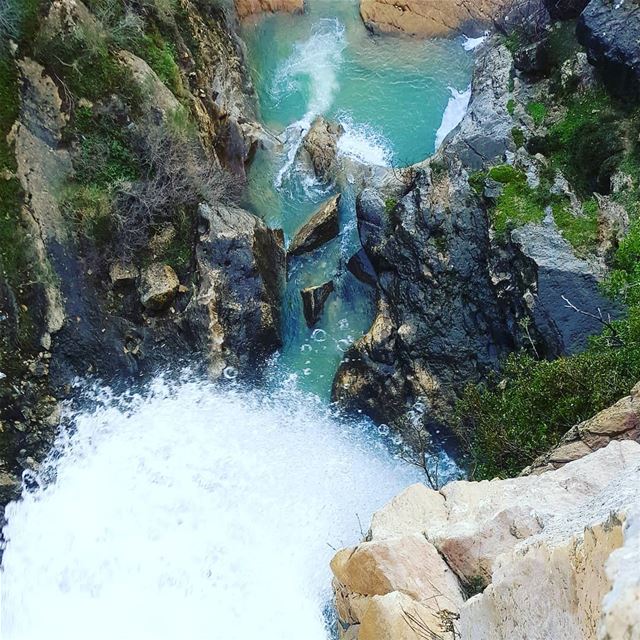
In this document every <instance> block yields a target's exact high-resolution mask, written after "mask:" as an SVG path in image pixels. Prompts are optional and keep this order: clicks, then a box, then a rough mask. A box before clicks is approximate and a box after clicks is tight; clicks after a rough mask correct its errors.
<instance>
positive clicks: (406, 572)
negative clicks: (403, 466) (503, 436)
mask: <svg viewBox="0 0 640 640" xmlns="http://www.w3.org/2000/svg"><path fill="white" fill-rule="evenodd" d="M639 480H640V445H639V444H638V443H636V442H631V441H625V442H612V443H611V444H609V446H607V447H606V448H604V449H601V450H599V451H597V452H595V453H592V454H590V455H589V456H587V457H585V458H583V459H581V460H579V461H576V462H572V463H570V464H567V465H566V466H565V467H563V468H562V469H559V470H556V471H549V472H547V473H543V474H541V475H539V476H527V477H521V478H516V479H512V480H492V481H491V482H488V481H483V482H478V483H475V482H454V483H451V484H449V485H447V486H445V487H444V488H443V489H442V490H441V491H440V492H436V491H433V490H431V489H428V488H427V487H425V486H423V485H414V486H412V487H409V488H408V489H407V490H405V491H404V492H403V493H401V494H400V495H398V496H397V497H396V498H394V499H393V500H392V501H391V502H390V503H388V504H387V505H386V506H385V507H383V508H382V509H381V510H380V511H378V512H377V513H376V514H375V515H374V516H373V519H372V523H371V529H370V531H369V534H368V536H367V540H366V541H365V542H363V543H362V544H360V545H359V546H357V547H355V548H353V549H346V550H343V551H340V552H338V553H337V555H336V556H335V558H334V560H333V562H332V569H333V572H334V576H335V581H334V589H335V594H336V603H337V608H338V613H339V617H340V627H339V628H340V630H341V633H342V634H343V635H344V637H349V638H353V637H359V638H362V637H363V636H362V635H357V634H358V632H359V633H360V634H362V633H363V632H364V631H365V629H366V634H365V637H366V638H367V639H368V640H378V639H382V638H391V637H400V638H411V639H414V638H415V639H418V638H421V637H422V638H424V637H430V636H428V635H425V633H427V634H428V633H429V632H430V633H438V634H441V635H440V636H439V637H445V638H453V637H456V638H461V639H462V640H477V639H478V638H482V639H484V638H486V639H487V640H489V639H491V640H496V639H504V640H506V639H507V638H514V637H527V638H535V639H540V640H542V639H543V638H544V639H548V638H571V639H572V640H573V639H575V640H578V639H581V638H587V639H593V640H595V638H596V637H601V638H605V637H611V638H623V637H625V636H623V635H620V636H615V635H612V636H606V635H604V634H603V633H602V629H604V628H605V626H606V625H609V626H610V627H611V628H613V627H614V626H615V625H627V626H629V625H630V624H631V617H632V616H633V615H635V614H629V613H627V611H626V609H623V608H622V607H621V606H620V605H621V604H622V602H624V603H625V604H628V603H629V602H633V599H634V598H635V597H637V593H638V580H637V577H636V578H634V577H633V576H637V571H636V572H635V573H634V569H633V568H631V569H630V570H629V571H626V569H627V568H626V567H624V568H623V567H622V565H621V562H620V561H621V559H622V558H621V556H623V557H632V556H633V553H634V551H635V550H634V547H633V545H634V543H635V541H636V537H635V536H636V535H637V534H636V533H634V532H635V525H633V526H630V527H626V529H625V524H624V523H625V520H626V519H627V517H630V516H631V515H632V514H633V509H634V505H635V504H636V503H637V501H638V499H639V498H640V484H639V483H638V481H639ZM624 549H626V551H623V550H624ZM614 551H615V553H616V554H618V555H617V556H616V555H615V554H614V555H612V552H614ZM610 556H611V561H610V562H609V558H610ZM633 557H635V559H636V560H637V554H636V556H633ZM637 568H638V567H637V566H636V567H635V569H637ZM616 578H617V579H618V580H620V582H619V586H615V588H614V590H613V591H612V584H614V585H615V582H614V581H615V580H616ZM462 586H464V587H465V589H466V591H467V593H469V592H472V591H474V590H476V591H477V590H481V591H482V593H481V594H480V595H477V596H475V597H472V598H470V599H469V600H467V601H466V602H464V603H461V595H460V594H461V587H462ZM616 589H617V590H618V592H619V593H616ZM392 594H395V595H394V596H393V597H392ZM434 594H438V595H439V597H433V595H434ZM612 594H613V595H612ZM381 597H383V598H385V599H388V601H387V604H386V605H384V606H382V604H381V603H380V602H379V599H380V598H381ZM434 601H435V602H436V603H437V606H435V611H434V610H433V609H432V610H431V611H429V610H428V609H427V610H425V609H424V607H425V605H426V606H427V607H428V606H429V605H428V604H427V603H429V602H431V603H432V604H433V602H434ZM614 602H615V606H614V604H613V603H614ZM412 607H415V609H412ZM412 610H414V611H415V610H417V611H421V612H422V614H423V615H421V616H420V615H407V612H410V611H412ZM609 611H613V612H614V613H613V614H611V615H610V614H609V613H608V612H609ZM403 612H404V615H403ZM444 612H451V613H453V614H454V615H453V617H452V618H451V616H445V618H447V617H448V618H449V619H450V620H453V622H452V624H454V625H455V629H456V635H455V636H454V635H453V634H452V632H451V627H449V631H447V628H446V627H445V626H444V625H443V623H442V620H443V613H444ZM438 614H439V615H438ZM458 615H459V616H460V620H459V622H458V621H457V616H458ZM608 618H611V619H609V620H608ZM614 618H615V620H614ZM358 625H360V626H358ZM612 625H613V626H612ZM425 628H426V629H427V630H428V631H425ZM629 628H631V627H629ZM390 629H393V630H394V631H393V633H395V634H396V635H390V632H389V630H390ZM599 630H600V632H601V635H600V636H598V635H597V634H598V632H599ZM348 634H351V635H348ZM447 634H449V635H447Z"/></svg>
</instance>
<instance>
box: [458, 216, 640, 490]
mask: <svg viewBox="0 0 640 640" xmlns="http://www.w3.org/2000/svg"><path fill="white" fill-rule="evenodd" d="M639 264H640V222H639V221H636V222H635V223H634V224H633V226H632V228H631V230H630V232H629V234H628V235H627V237H626V238H625V239H624V240H623V241H622V242H621V244H620V247H619V248H618V250H617V252H616V254H615V258H614V270H613V271H612V273H611V275H610V277H609V278H608V280H607V283H606V288H607V290H608V292H609V293H610V294H612V295H614V296H617V297H618V298H620V299H622V301H624V302H625V303H627V304H628V305H630V306H629V311H628V314H627V316H626V317H625V318H623V319H621V320H617V321H614V322H612V323H605V327H604V330H603V332H602V334H600V335H599V336H596V337H593V338H591V340H590V342H589V346H588V348H587V349H586V351H584V352H583V353H580V354H577V355H573V356H568V357H562V358H558V359H557V360H553V361H547V360H536V359H534V358H533V357H532V356H531V355H530V354H527V353H524V352H521V353H517V354H512V355H511V356H510V357H509V358H508V359H507V361H506V363H505V364H504V366H503V369H502V371H501V373H500V375H497V374H496V376H495V377H494V378H493V379H491V380H490V381H489V382H488V383H487V384H485V385H480V386H475V385H471V386H469V387H468V388H467V389H466V391H465V393H464V394H463V397H462V399H461V400H460V402H459V403H458V420H457V423H456V431H457V433H458V435H459V437H460V439H461V441H462V442H463V443H464V445H465V446H466V448H467V451H468V452H469V455H470V466H471V470H472V474H473V476H474V477H475V478H477V479H482V478H491V477H494V476H503V477H504V476H511V475H515V474H517V473H518V472H519V471H521V470H522V468H523V467H525V466H526V465H528V464H530V463H531V462H532V461H533V460H534V459H535V458H536V457H537V456H538V455H540V454H542V453H544V452H545V451H547V450H548V449H549V448H550V447H552V446H553V445H555V444H556V443H557V442H558V440H559V439H560V438H561V437H562V436H563V435H564V433H566V431H567V430H568V429H570V428H571V427H572V426H573V425H574V424H577V423H578V422H581V421H582V420H586V419H587V418H590V417H591V416H592V415H594V414H595V413H597V412H598V411H601V410H602V409H604V408H606V407H608V406H609V405H611V404H612V403H613V402H615V401H616V400H618V399H619V398H620V397H622V396H624V395H626V394H628V393H629V391H630V389H631V387H633V385H634V384H636V383H637V382H638V380H640V267H639V266H638V265H639Z"/></svg>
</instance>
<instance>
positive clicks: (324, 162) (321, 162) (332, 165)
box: [298, 117, 344, 182]
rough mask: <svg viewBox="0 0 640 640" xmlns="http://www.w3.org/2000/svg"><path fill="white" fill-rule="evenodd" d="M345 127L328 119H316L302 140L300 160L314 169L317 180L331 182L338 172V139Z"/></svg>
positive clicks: (299, 153) (299, 152)
mask: <svg viewBox="0 0 640 640" xmlns="http://www.w3.org/2000/svg"><path fill="white" fill-rule="evenodd" d="M343 133H344V127H342V125H340V124H336V123H333V122H330V121H329V120H327V119H326V118H323V117H319V118H316V119H315V120H314V121H313V123H312V124H311V127H310V128H309V131H307V134H306V135H305V137H304V138H303V140H302V144H301V145H300V149H299V151H298V159H299V160H301V161H302V162H305V163H307V164H309V165H311V167H313V172H314V173H315V175H316V178H318V180H320V181H321V182H331V180H333V179H334V178H335V177H336V173H337V171H338V158H337V155H338V139H339V138H340V136H341V135H342V134H343Z"/></svg>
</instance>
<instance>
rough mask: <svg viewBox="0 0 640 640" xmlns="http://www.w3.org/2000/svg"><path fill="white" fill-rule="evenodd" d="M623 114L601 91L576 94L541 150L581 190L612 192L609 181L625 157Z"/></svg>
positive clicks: (587, 192) (589, 192) (552, 128)
mask: <svg viewBox="0 0 640 640" xmlns="http://www.w3.org/2000/svg"><path fill="white" fill-rule="evenodd" d="M620 120H621V114H620V113H619V111H618V110H617V109H616V108H615V107H614V105H613V104H612V101H611V98H609V96H608V95H607V94H606V93H604V92H600V91H591V92H589V93H587V94H584V95H580V96H577V97H574V98H572V99H571V100H570V102H569V105H568V109H567V113H566V115H565V117H564V118H563V119H562V120H560V121H559V122H557V123H556V124H554V125H553V126H552V127H551V129H550V130H549V135H548V136H547V138H546V140H545V141H544V144H543V147H544V148H543V149H541V150H542V152H543V153H545V154H547V155H550V156H551V157H552V159H553V160H554V162H555V163H556V164H557V165H559V166H560V167H561V168H562V170H563V172H564V173H565V175H566V176H567V178H568V179H569V181H570V182H571V184H572V185H573V186H574V188H575V189H576V190H577V191H578V193H579V194H580V195H581V196H583V197H585V198H588V197H590V195H591V194H592V193H593V192H594V191H598V192H600V193H608V192H609V189H610V187H609V181H610V178H611V175H612V174H613V173H614V172H615V170H616V169H617V167H618V166H619V164H620V161H621V160H622V157H623V149H624V136H623V132H622V129H621V126H620Z"/></svg>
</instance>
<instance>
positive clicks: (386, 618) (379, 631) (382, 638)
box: [345, 591, 454, 640]
mask: <svg viewBox="0 0 640 640" xmlns="http://www.w3.org/2000/svg"><path fill="white" fill-rule="evenodd" d="M443 613H444V611H443V610H439V609H438V608H437V605H436V604H435V603H432V604H428V603H421V602H416V601H415V600H413V599H412V598H410V597H409V596H407V595H406V594H404V593H400V592H397V591H394V592H393V593H389V594H387V595H384V596H375V597H374V598H372V599H371V604H370V606H369V608H368V609H367V611H366V612H365V614H364V616H363V619H362V622H361V624H360V628H359V634H358V640H424V639H425V638H437V639H438V640H449V639H451V640H453V637H454V636H453V635H452V634H451V633H448V632H447V631H446V627H445V624H444V619H443V616H442V614H443ZM345 638H346V636H345Z"/></svg>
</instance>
